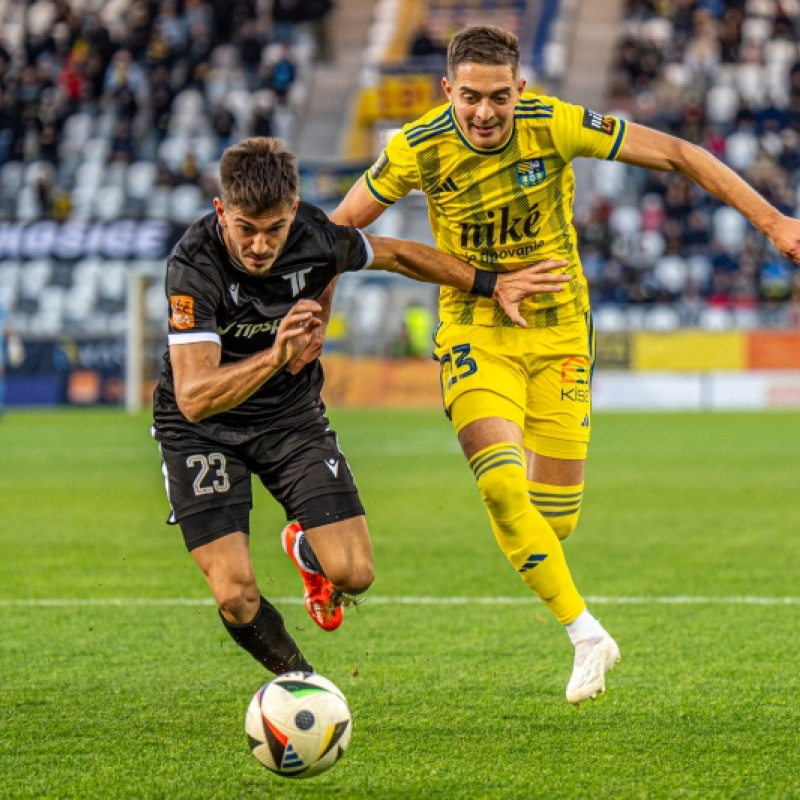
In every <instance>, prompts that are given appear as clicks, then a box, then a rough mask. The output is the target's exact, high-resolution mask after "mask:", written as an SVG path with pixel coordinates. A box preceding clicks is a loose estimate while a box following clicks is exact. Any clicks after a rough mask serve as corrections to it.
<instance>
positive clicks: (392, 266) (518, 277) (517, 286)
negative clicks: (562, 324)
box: [365, 234, 570, 327]
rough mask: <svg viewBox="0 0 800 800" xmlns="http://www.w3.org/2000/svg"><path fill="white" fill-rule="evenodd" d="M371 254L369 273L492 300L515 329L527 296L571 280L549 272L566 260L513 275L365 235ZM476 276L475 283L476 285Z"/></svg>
mask: <svg viewBox="0 0 800 800" xmlns="http://www.w3.org/2000/svg"><path fill="white" fill-rule="evenodd" d="M365 236H366V237H367V239H368V240H369V243H370V246H371V247H372V251H373V254H374V258H373V261H372V265H371V267H370V269H381V270H386V271H387V272H396V273H398V274H399V275H405V276H406V277H407V278H413V279H414V280H417V281H422V282H423V283H438V284H440V285H442V286H453V287H455V288H456V289H461V290H462V291H465V292H473V293H474V294H480V295H483V296H485V297H491V298H492V299H493V300H495V301H496V302H497V303H499V304H500V306H501V307H502V309H503V311H505V312H506V314H508V316H509V318H510V319H511V320H512V321H513V322H515V323H516V324H517V325H520V326H522V327H525V320H523V319H522V317H521V316H520V314H519V304H520V303H521V302H522V301H523V300H524V299H525V298H526V297H529V296H530V295H533V294H541V293H549V292H560V291H561V290H562V289H563V288H564V284H565V283H566V282H567V281H569V280H570V276H569V275H566V274H562V273H556V272H552V270H557V269H560V268H561V267H563V266H565V265H566V264H567V262H566V261H565V260H558V261H557V260H555V259H547V260H546V261H541V262H539V263H538V264H535V265H534V266H531V267H526V268H525V269H520V270H515V271H514V272H504V273H495V272H488V271H485V270H476V269H475V268H473V267H471V266H470V265H469V264H467V262H466V261H461V260H460V259H458V258H455V256H451V255H448V254H447V253H442V252H441V251H439V250H434V249H433V248H432V247H428V246H427V245H424V244H420V243H419V242H408V241H404V240H401V239H390V238H388V237H382V236H371V235H370V234H365ZM476 276H477V278H478V281H477V283H476Z"/></svg>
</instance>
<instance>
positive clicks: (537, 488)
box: [528, 481, 583, 542]
mask: <svg viewBox="0 0 800 800" xmlns="http://www.w3.org/2000/svg"><path fill="white" fill-rule="evenodd" d="M528 495H529V496H530V498H531V503H533V505H535V506H536V508H538V509H539V512H540V513H541V515H542V516H543V517H544V518H545V519H546V520H547V521H548V522H549V523H550V527H551V528H552V529H553V530H554V531H555V532H556V536H558V538H559V539H561V541H562V542H563V541H564V539H566V538H567V536H569V535H570V534H571V533H572V531H574V530H575V528H576V526H577V524H578V517H579V516H580V515H581V501H582V500H583V484H582V483H579V484H578V485H577V486H554V485H552V484H550V483H537V482H536V481H528Z"/></svg>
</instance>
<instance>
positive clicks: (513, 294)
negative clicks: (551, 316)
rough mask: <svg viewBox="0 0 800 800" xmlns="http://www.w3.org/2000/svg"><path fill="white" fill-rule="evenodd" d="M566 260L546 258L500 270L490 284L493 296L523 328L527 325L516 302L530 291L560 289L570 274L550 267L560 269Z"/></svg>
mask: <svg viewBox="0 0 800 800" xmlns="http://www.w3.org/2000/svg"><path fill="white" fill-rule="evenodd" d="M568 263H569V262H568V261H567V260H566V259H555V258H548V259H546V260H545V261H540V262H539V263H538V264H533V265H532V266H530V267H525V268H524V269H515V270H514V271H513V272H501V273H500V274H499V275H498V276H497V283H496V284H495V287H494V299H495V300H496V301H497V302H498V303H499V304H500V306H501V307H502V308H503V311H505V312H506V314H508V316H509V318H510V319H511V321H512V322H514V323H515V324H517V325H519V326H520V327H522V328H525V327H527V325H526V323H525V320H524V319H523V318H522V317H521V316H520V313H519V305H520V303H521V302H522V301H523V300H524V299H525V298H526V297H530V296H531V295H534V294H547V293H551V292H560V291H562V290H563V289H564V285H565V284H566V283H568V282H569V281H570V280H571V279H572V276H571V275H567V274H566V273H557V272H551V270H555V269H562V268H563V267H565V266H566V265H567V264H568Z"/></svg>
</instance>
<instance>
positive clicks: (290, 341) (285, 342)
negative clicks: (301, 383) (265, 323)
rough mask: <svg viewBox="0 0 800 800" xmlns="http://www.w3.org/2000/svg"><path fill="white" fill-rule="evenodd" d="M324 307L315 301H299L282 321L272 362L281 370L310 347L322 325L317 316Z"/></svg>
mask: <svg viewBox="0 0 800 800" xmlns="http://www.w3.org/2000/svg"><path fill="white" fill-rule="evenodd" d="M321 311H322V306H321V305H320V304H319V303H317V302H315V301H314V300H298V301H297V303H295V305H294V306H292V308H291V309H290V311H289V313H288V314H287V315H286V316H285V317H284V318H283V319H282V320H281V324H280V325H278V330H277V332H276V333H275V343H274V344H273V345H272V362H273V365H274V366H275V368H280V367H282V366H283V365H284V364H286V363H287V362H288V361H290V360H291V359H292V358H294V357H295V356H296V355H298V354H299V353H302V352H303V350H305V349H306V347H308V343H309V342H310V341H311V337H312V336H313V335H314V331H316V330H317V328H319V327H320V326H321V325H322V320H320V319H319V318H318V317H317V316H316V315H317V314H319V313H320V312H321Z"/></svg>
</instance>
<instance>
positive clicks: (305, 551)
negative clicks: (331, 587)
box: [297, 534, 325, 575]
mask: <svg viewBox="0 0 800 800" xmlns="http://www.w3.org/2000/svg"><path fill="white" fill-rule="evenodd" d="M297 549H298V550H299V551H300V560H301V561H302V562H303V564H305V566H307V567H311V569H313V570H314V572H319V574H320V575H325V572H324V570H323V569H322V567H321V566H320V563H319V561H318V560H317V554H316V553H315V552H314V551H313V550H312V549H311V545H310V544H309V543H308V539H306V537H305V534H304V535H303V536H302V537H301V539H300V545H299V547H298V548H297Z"/></svg>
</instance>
